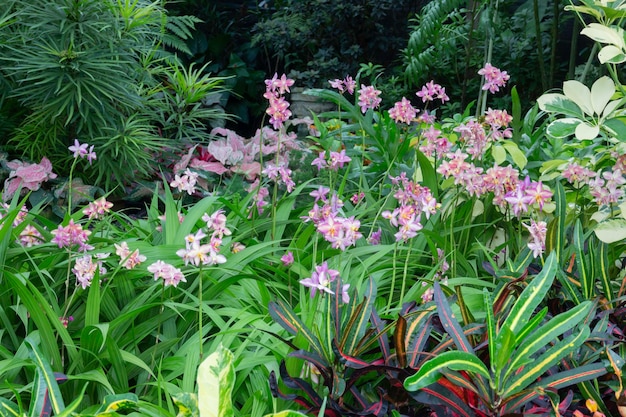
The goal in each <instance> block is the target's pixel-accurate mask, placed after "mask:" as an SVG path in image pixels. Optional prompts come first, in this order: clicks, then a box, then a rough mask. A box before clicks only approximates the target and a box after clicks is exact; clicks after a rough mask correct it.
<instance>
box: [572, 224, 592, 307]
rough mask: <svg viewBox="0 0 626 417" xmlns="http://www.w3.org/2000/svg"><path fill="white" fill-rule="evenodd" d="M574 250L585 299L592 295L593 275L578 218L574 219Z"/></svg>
mask: <svg viewBox="0 0 626 417" xmlns="http://www.w3.org/2000/svg"><path fill="white" fill-rule="evenodd" d="M573 241H574V242H573V243H574V251H575V253H576V267H577V268H576V269H577V270H578V278H579V279H580V285H581V290H582V293H583V297H584V298H585V299H587V300H589V299H591V298H592V297H593V293H594V292H595V288H594V282H595V280H594V277H593V275H592V274H591V270H590V267H589V264H588V261H587V257H586V254H585V235H584V234H583V226H582V223H581V222H580V219H576V224H575V225H574V235H573Z"/></svg>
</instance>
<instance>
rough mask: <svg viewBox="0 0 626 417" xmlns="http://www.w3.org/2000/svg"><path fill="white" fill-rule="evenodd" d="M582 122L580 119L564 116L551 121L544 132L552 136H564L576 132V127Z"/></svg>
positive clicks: (558, 137)
mask: <svg viewBox="0 0 626 417" xmlns="http://www.w3.org/2000/svg"><path fill="white" fill-rule="evenodd" d="M581 123H582V120H580V119H577V118H575V117H565V118H563V119H557V120H554V121H553V122H551V123H550V124H549V125H548V127H547V128H546V133H547V134H548V135H549V136H552V137H553V138H557V139H560V138H566V137H568V136H571V135H573V134H574V132H576V127H577V126H578V125H579V124H581Z"/></svg>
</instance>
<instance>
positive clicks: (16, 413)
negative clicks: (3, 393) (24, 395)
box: [0, 397, 23, 417]
mask: <svg viewBox="0 0 626 417" xmlns="http://www.w3.org/2000/svg"><path fill="white" fill-rule="evenodd" d="M22 415H23V414H22V413H21V412H20V408H19V407H18V406H17V404H15V403H14V402H12V401H9V400H7V399H6V398H2V397H0V417H21V416H22Z"/></svg>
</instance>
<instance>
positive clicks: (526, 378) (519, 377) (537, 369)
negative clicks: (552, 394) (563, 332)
mask: <svg viewBox="0 0 626 417" xmlns="http://www.w3.org/2000/svg"><path fill="white" fill-rule="evenodd" d="M589 334H590V330H589V326H582V327H581V329H580V331H578V332H576V331H575V332H573V334H572V335H570V336H568V337H566V338H565V339H563V340H561V341H559V342H557V343H556V344H555V345H554V346H552V347H551V348H549V349H548V350H547V351H546V352H544V353H543V354H541V355H540V356H539V357H537V358H536V359H535V360H534V361H532V362H531V363H530V364H529V365H528V366H526V367H525V368H524V372H520V373H519V374H515V375H513V376H512V377H511V378H510V382H508V381H507V384H506V386H505V389H504V391H503V392H502V397H509V396H511V395H515V394H517V393H518V392H520V391H521V390H523V389H524V388H526V387H527V386H528V385H530V384H532V383H533V382H535V381H537V378H539V377H540V376H542V375H543V374H544V373H545V372H546V371H547V370H548V369H549V368H550V367H552V366H554V365H556V364H557V363H558V362H559V361H560V360H561V359H563V358H564V357H566V356H567V355H569V354H570V353H571V352H573V351H575V350H576V349H578V348H579V347H580V345H582V344H583V343H584V342H585V341H586V340H587V338H588V337H589Z"/></svg>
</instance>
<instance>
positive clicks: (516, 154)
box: [502, 140, 528, 169]
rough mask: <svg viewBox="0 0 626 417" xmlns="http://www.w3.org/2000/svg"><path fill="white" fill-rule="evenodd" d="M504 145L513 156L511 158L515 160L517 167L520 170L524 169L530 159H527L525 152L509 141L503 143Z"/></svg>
mask: <svg viewBox="0 0 626 417" xmlns="http://www.w3.org/2000/svg"><path fill="white" fill-rule="evenodd" d="M502 145H503V146H504V148H505V149H506V151H507V152H508V153H509V155H511V158H512V159H513V162H514V163H515V165H517V167H518V168H520V169H524V167H525V166H526V163H527V162H528V159H527V158H526V155H524V152H522V151H521V150H520V148H519V146H517V144H516V143H514V142H512V141H508V140H505V141H502Z"/></svg>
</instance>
